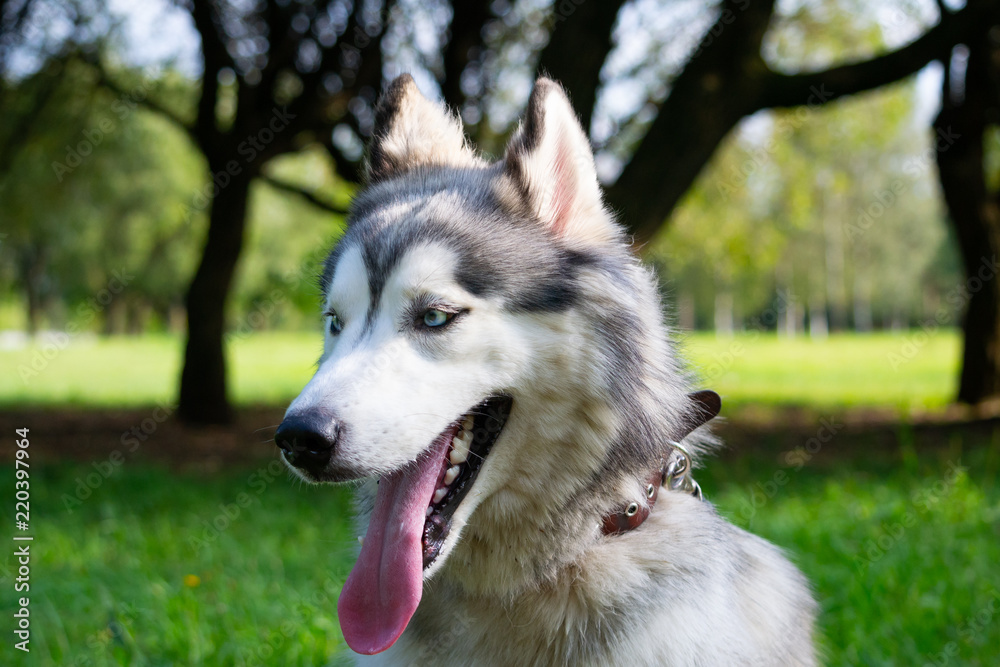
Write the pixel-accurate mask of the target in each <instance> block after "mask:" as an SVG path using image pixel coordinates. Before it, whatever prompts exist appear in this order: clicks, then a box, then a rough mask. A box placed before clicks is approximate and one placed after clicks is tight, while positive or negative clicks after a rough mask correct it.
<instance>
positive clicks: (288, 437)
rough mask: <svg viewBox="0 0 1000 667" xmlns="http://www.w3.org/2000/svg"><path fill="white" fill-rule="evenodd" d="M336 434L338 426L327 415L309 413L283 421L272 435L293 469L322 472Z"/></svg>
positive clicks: (337, 423)
mask: <svg viewBox="0 0 1000 667" xmlns="http://www.w3.org/2000/svg"><path fill="white" fill-rule="evenodd" d="M339 433H340V422H338V421H337V420H336V419H334V418H333V417H332V416H330V415H329V414H326V413H323V412H321V411H317V410H310V411H308V412H302V413H299V414H291V415H288V416H287V417H285V421H283V422H281V426H279V427H278V430H277V432H276V433H275V434H274V443H275V444H276V445H278V447H280V448H281V451H282V453H283V454H284V455H285V460H287V461H288V462H289V463H291V464H292V465H293V466H295V467H296V468H309V469H311V470H321V469H322V468H324V467H326V464H327V463H329V462H330V457H331V456H333V449H334V447H335V446H336V445H337V436H338V435H339Z"/></svg>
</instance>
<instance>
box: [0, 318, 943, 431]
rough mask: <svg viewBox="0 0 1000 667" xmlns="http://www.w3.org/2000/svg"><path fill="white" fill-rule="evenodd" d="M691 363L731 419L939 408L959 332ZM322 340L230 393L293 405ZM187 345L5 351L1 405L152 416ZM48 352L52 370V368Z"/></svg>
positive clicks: (247, 400) (236, 353)
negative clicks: (789, 408)
mask: <svg viewBox="0 0 1000 667" xmlns="http://www.w3.org/2000/svg"><path fill="white" fill-rule="evenodd" d="M681 342H682V345H683V349H684V354H685V357H686V358H687V359H688V360H689V361H690V362H691V365H692V367H693V368H694V369H695V371H697V372H698V373H699V374H700V375H701V377H702V378H703V384H704V386H707V387H711V388H713V389H715V390H716V391H718V392H719V393H720V394H722V396H723V398H724V399H725V400H726V404H727V408H737V409H738V408H739V407H740V406H746V405H749V404H754V403H766V404H769V405H802V406H811V407H815V408H823V409H826V408H831V407H849V406H859V405H865V406H876V407H882V408H892V409H898V410H899V411H901V412H908V411H910V410H913V409H926V408H931V409H933V408H940V407H942V406H944V405H945V404H947V403H948V401H949V400H950V399H951V398H952V397H953V396H954V393H955V387H956V383H957V376H958V361H959V353H960V346H961V341H960V338H959V336H958V335H957V333H955V332H951V331H945V332H939V333H936V334H934V335H933V336H930V337H929V338H925V337H924V336H923V334H922V333H917V334H914V333H900V334H882V333H879V334H869V335H855V334H843V335H835V336H831V337H830V338H828V339H827V340H825V341H821V342H819V341H810V340H809V339H806V338H798V339H794V340H785V339H779V338H777V337H775V336H773V335H764V334H761V335H752V334H751V335H741V336H737V337H735V338H732V339H728V340H727V339H717V338H716V337H715V336H714V335H712V334H690V335H687V336H685V337H684V338H683V339H682V341H681ZM320 345H321V341H320V337H319V335H318V334H309V333H270V332H269V333H256V334H253V335H251V336H249V337H247V338H245V339H243V340H240V341H237V342H236V343H235V344H234V345H233V346H232V348H231V355H230V357H231V358H230V369H231V370H230V372H231V373H232V382H231V391H232V395H233V398H234V399H235V400H236V402H238V403H241V404H275V403H283V402H287V401H289V400H291V399H292V398H293V397H294V396H295V395H296V394H297V393H298V391H299V390H300V389H301V388H302V386H303V385H304V384H305V382H306V381H307V380H308V379H309V377H310V375H311V374H312V372H313V370H314V366H313V364H314V363H315V361H316V359H317V358H318V356H319V352H320ZM181 352H182V341H181V340H180V339H178V338H174V337H168V336H144V337H141V338H115V339H110V340H107V339H91V340H89V341H80V342H76V343H73V344H70V345H69V346H67V347H65V348H64V349H54V348H43V347H33V348H25V349H21V350H0V368H4V369H6V372H5V373H2V374H0V406H17V405H79V406H95V407H114V406H135V405H148V404H152V403H155V402H157V401H171V400H172V399H173V397H174V394H175V391H176V389H175V386H176V382H177V378H178V377H179V364H180V359H181ZM46 353H48V354H49V355H50V356H51V359H47V358H46Z"/></svg>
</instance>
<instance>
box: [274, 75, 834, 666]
mask: <svg viewBox="0 0 1000 667" xmlns="http://www.w3.org/2000/svg"><path fill="white" fill-rule="evenodd" d="M368 163H369V164H368V170H369V179H368V184H367V187H366V188H365V189H364V190H362V191H361V192H360V193H359V195H358V197H357V198H356V199H355V201H354V203H353V207H352V211H351V215H350V221H349V225H348V228H347V231H346V233H345V234H344V236H343V238H342V239H341V240H340V242H339V243H338V244H337V246H336V247H335V248H334V250H333V251H332V253H331V254H330V256H329V258H328V259H327V261H326V264H325V270H324V273H323V277H322V285H323V293H324V303H325V326H326V330H327V331H326V334H325V344H324V351H323V355H322V357H321V358H320V362H319V367H318V370H317V371H316V374H315V376H314V377H313V378H312V380H310V382H309V383H308V385H307V386H306V387H305V389H303V391H302V393H301V394H300V395H299V396H298V398H296V399H295V401H294V402H293V403H292V404H291V406H290V407H289V409H288V412H287V414H286V416H285V420H284V421H283V423H282V424H281V426H280V427H279V429H278V432H277V434H276V436H275V439H276V442H277V444H278V446H279V447H280V448H281V449H282V452H283V456H284V458H285V460H286V461H287V462H288V463H289V464H290V465H291V466H292V468H293V470H295V471H296V472H297V474H299V475H300V476H301V477H302V478H304V479H305V480H308V481H310V482H348V481H354V480H361V489H360V493H359V501H358V508H359V515H360V526H361V528H362V531H361V532H362V533H363V535H364V536H363V538H362V546H361V552H360V554H359V556H358V560H357V563H356V565H355V566H354V569H353V570H352V572H351V573H350V576H349V577H348V579H347V582H346V583H345V585H344V588H343V591H342V593H341V595H340V600H339V603H338V606H337V609H338V615H339V619H340V624H341V628H342V629H343V634H344V638H345V640H346V641H347V644H348V645H349V646H350V647H351V648H352V649H353V650H354V651H356V652H357V653H360V654H366V655H367V656H370V657H361V656H359V657H358V662H359V664H383V665H516V666H518V667H522V666H525V665H574V666H576V665H623V666H628V667H635V666H637V665H705V666H710V667H717V666H720V665H739V666H744V665H761V666H763V665H813V664H815V660H816V658H815V652H814V647H813V641H812V633H813V623H814V616H815V613H816V605H815V603H814V601H813V599H812V597H811V594H810V591H809V586H808V584H807V582H806V580H805V579H804V577H803V576H802V575H801V574H800V573H799V571H798V570H797V569H796V568H795V567H794V566H793V565H791V564H790V563H789V562H788V561H787V560H786V559H785V558H784V557H783V556H782V554H781V552H780V551H779V550H778V549H777V548H775V547H774V546H772V545H771V544H769V543H767V542H765V541H764V540H762V539H760V538H758V537H755V536H753V535H750V534H748V533H746V532H744V531H743V530H740V529H739V528H736V527H735V526H733V525H731V524H729V523H727V522H726V521H725V520H723V519H722V518H720V517H719V516H718V514H716V512H715V510H714V509H713V508H712V506H711V505H710V504H709V503H707V502H704V501H702V500H700V497H699V496H700V493H699V491H698V489H697V486H696V485H694V483H693V480H691V479H690V476H689V474H688V471H689V465H688V464H689V463H690V460H689V459H688V454H690V457H691V458H692V459H694V460H695V461H697V459H698V458H699V457H700V456H702V455H704V454H705V453H706V452H707V451H708V450H709V449H710V446H711V443H712V440H711V437H710V436H707V435H706V434H705V429H704V428H698V427H699V426H700V425H701V424H702V423H703V422H705V421H707V419H709V418H711V417H712V416H714V414H715V413H716V412H717V411H718V407H719V405H718V402H717V401H718V397H717V396H715V394H712V393H711V392H700V393H695V394H689V391H690V389H689V378H688V377H687V375H686V374H685V371H684V370H683V368H682V366H681V364H680V363H679V362H678V360H677V357H676V355H675V352H674V348H673V346H672V344H671V343H670V341H669V339H668V335H667V329H666V327H665V326H664V323H663V319H662V315H661V305H660V300H659V296H658V294H657V289H656V280H655V278H654V276H653V275H652V274H651V272H650V271H649V270H647V269H645V268H643V267H642V266H641V265H640V263H639V261H638V260H637V259H636V257H635V256H634V255H633V253H632V252H631V250H630V246H629V243H628V239H627V238H626V237H625V234H624V232H623V229H622V228H621V227H620V226H619V225H618V224H616V222H615V221H614V219H613V217H612V215H611V213H609V211H608V210H607V208H605V206H604V204H603V202H602V195H601V189H600V186H599V184H598V181H597V177H596V174H595V170H594V161H593V155H592V153H591V149H590V146H589V144H588V142H587V138H586V136H585V134H584V132H583V130H582V129H581V127H580V124H579V122H578V121H577V118H576V116H575V114H574V112H573V109H572V107H571V105H570V103H569V100H568V99H567V97H566V95H565V93H564V92H563V90H562V88H561V87H560V86H559V85H558V84H557V83H554V82H553V81H550V80H547V79H544V78H543V79H539V80H538V81H537V82H536V84H535V87H534V91H533V92H532V94H531V98H530V101H529V104H528V109H527V114H526V117H525V118H524V120H523V122H522V124H521V126H520V128H519V129H518V131H517V132H516V134H515V135H514V137H513V139H512V140H511V141H510V144H509V146H508V147H507V149H506V152H505V154H504V156H503V158H502V159H500V160H498V161H495V162H488V161H486V160H484V159H482V158H480V157H478V156H477V155H476V154H475V153H474V152H473V151H472V150H470V149H469V148H468V147H467V145H466V143H465V139H464V136H463V130H462V126H461V123H460V122H459V121H458V120H457V119H456V118H455V117H454V116H452V115H450V114H449V112H448V111H447V109H446V108H444V107H443V106H442V105H440V104H437V103H434V102H431V101H429V100H427V99H426V98H424V97H423V96H422V95H421V94H420V92H419V91H418V90H417V87H416V85H415V84H414V82H413V80H412V79H411V78H410V77H409V76H407V75H404V76H401V77H399V78H398V79H396V80H395V81H394V82H393V83H392V84H391V85H390V86H389V87H388V88H387V90H386V92H385V93H384V96H383V98H382V100H381V102H380V104H379V107H378V110H377V114H376V128H375V135H374V139H373V140H372V143H371V146H370V149H369V160H368ZM693 430H696V432H694V433H692V431H693ZM661 483H663V484H664V486H663V487H661ZM654 501H657V502H656V504H655V507H654V506H653V503H654Z"/></svg>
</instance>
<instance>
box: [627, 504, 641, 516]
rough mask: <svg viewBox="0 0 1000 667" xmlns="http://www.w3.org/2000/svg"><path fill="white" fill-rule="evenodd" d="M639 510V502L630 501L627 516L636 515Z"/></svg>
mask: <svg viewBox="0 0 1000 667" xmlns="http://www.w3.org/2000/svg"><path fill="white" fill-rule="evenodd" d="M638 512H639V503H629V506H628V507H626V508H625V516H635V515H636V514H637V513H638Z"/></svg>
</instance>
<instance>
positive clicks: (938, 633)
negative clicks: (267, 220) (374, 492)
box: [0, 432, 1000, 666]
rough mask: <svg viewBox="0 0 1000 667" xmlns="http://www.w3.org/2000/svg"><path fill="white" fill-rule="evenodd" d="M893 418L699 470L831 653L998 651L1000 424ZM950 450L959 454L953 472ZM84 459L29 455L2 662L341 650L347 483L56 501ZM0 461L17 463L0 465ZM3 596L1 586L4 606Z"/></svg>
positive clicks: (122, 479)
mask: <svg viewBox="0 0 1000 667" xmlns="http://www.w3.org/2000/svg"><path fill="white" fill-rule="evenodd" d="M900 437H901V440H900V442H901V443H902V446H901V447H898V448H894V449H892V450H889V449H885V448H883V449H881V450H877V448H875V447H867V446H865V444H864V443H857V442H855V443H853V446H852V447H851V448H850V451H861V452H868V453H865V454H860V455H856V456H854V457H851V458H848V459H844V458H841V459H840V460H839V461H838V462H837V463H834V464H828V463H824V464H822V465H815V464H816V463H817V460H813V461H812V462H811V464H810V465H806V466H805V467H803V468H802V469H801V470H796V469H795V467H794V466H792V467H789V466H784V465H779V463H777V462H776V461H785V462H786V463H787V461H786V460H785V459H783V458H780V457H779V458H778V459H773V460H771V459H770V457H769V459H768V460H765V461H764V462H762V459H763V458H764V457H760V456H753V457H751V456H746V457H743V458H738V459H733V460H728V461H726V462H725V463H723V462H717V463H715V464H713V465H710V467H709V469H708V470H705V471H701V472H700V473H699V479H700V480H701V481H702V484H703V486H704V487H705V490H706V494H707V496H708V497H709V498H710V499H711V500H712V501H714V502H716V503H717V504H718V506H719V507H720V510H721V511H722V513H723V514H725V515H726V516H728V517H730V518H732V519H733V520H734V521H735V522H736V523H737V524H740V525H743V526H747V527H749V528H750V529H751V530H753V531H754V532H756V533H758V534H760V535H762V536H764V537H766V538H768V539H771V540H773V541H774V542H776V543H777V544H779V545H781V546H782V547H784V548H785V549H787V550H788V551H789V553H790V555H791V557H792V558H793V559H794V560H795V561H796V562H797V563H798V564H799V565H800V566H801V567H802V569H803V570H804V571H805V572H806V574H807V575H808V576H809V578H810V579H811V581H812V582H813V584H814V586H815V590H816V594H817V597H818V599H819V601H820V604H821V606H822V616H821V619H820V629H821V635H822V637H821V643H822V645H823V647H824V650H825V651H826V654H827V663H828V664H830V665H924V664H928V663H930V664H949V665H982V666H986V665H995V664H996V647H997V646H1000V569H998V568H997V563H1000V539H998V537H1000V487H998V486H997V483H996V479H997V473H998V471H1000V470H998V468H1000V432H994V433H993V434H986V435H978V436H975V437H973V436H969V435H963V434H962V433H956V434H953V435H952V436H950V440H948V441H946V446H945V447H938V448H937V449H934V450H928V449H926V448H924V447H920V448H919V449H920V451H921V453H920V454H919V455H917V454H916V453H915V451H916V450H915V449H914V447H913V446H912V445H911V444H910V441H911V438H910V436H909V435H907V433H906V432H901V436H900ZM839 446H840V445H838V447H839ZM876 451H881V452H883V454H881V455H877V454H876V453H874V452H876ZM957 461H960V462H961V464H962V466H964V467H965V468H967V471H966V472H958V473H952V472H949V467H948V466H949V463H951V462H957ZM94 472H95V468H94V467H93V466H92V465H79V466H73V465H66V464H61V465H58V466H49V467H44V468H42V469H40V470H35V471H34V473H33V474H34V475H35V476H34V477H33V478H32V493H33V497H32V505H33V508H32V509H33V510H34V512H33V515H34V518H35V521H36V525H37V526H38V529H37V531H36V535H37V537H36V541H35V542H34V543H33V546H32V549H33V551H34V554H35V556H34V560H33V569H32V580H31V600H32V605H33V606H32V618H33V625H32V629H33V635H32V655H31V657H32V660H31V661H30V662H29V663H24V662H23V661H21V660H20V658H21V656H20V654H18V653H17V652H16V651H14V649H13V647H12V641H11V639H10V636H9V635H8V637H7V639H6V640H5V641H3V642H0V664H4V665H10V664H38V665H61V666H63V665H108V664H122V665H124V664H130V665H167V664H183V665H213V666H214V665H255V664H266V665H318V664H327V660H328V659H329V658H330V656H331V655H334V654H337V653H338V652H341V651H342V650H343V644H342V639H341V636H340V633H339V627H338V624H337V621H336V617H335V616H336V597H337V592H338V591H339V588H340V586H341V584H342V582H343V579H344V577H345V576H346V573H347V572H348V571H349V568H350V566H351V563H352V558H353V557H352V555H351V554H352V548H353V546H354V545H353V544H352V538H351V537H350V531H349V530H348V523H347V522H348V519H347V516H348V513H349V509H348V498H347V495H346V492H345V491H344V490H340V489H334V488H329V487H324V488H313V487H303V486H302V485H300V484H298V483H293V482H290V481H288V479H287V477H286V475H285V473H283V472H281V473H279V474H277V475H275V476H274V478H273V479H271V481H267V479H265V477H263V476H262V475H261V474H260V473H259V472H255V471H254V470H244V471H235V472H234V471H230V472H228V473H226V474H223V475H218V476H213V477H210V478H208V477H201V476H194V475H176V474H172V473H168V472H165V471H162V470H159V469H155V468H150V467H145V466H143V465H141V464H125V465H124V466H123V467H122V468H121V469H120V470H119V471H118V472H116V473H115V474H113V475H111V476H110V477H109V478H108V479H107V480H106V481H103V482H102V483H101V484H100V485H99V486H97V488H96V489H94V490H93V491H92V493H91V495H90V496H89V497H88V498H86V499H85V500H84V501H82V503H80V504H79V505H76V504H73V506H72V512H70V511H67V509H66V506H65V497H64V494H69V495H71V496H72V494H74V493H75V491H74V490H75V489H76V487H77V486H78V484H79V483H80V480H84V479H85V478H86V476H87V475H89V474H93V473H94ZM779 473H781V474H783V475H784V477H782V476H781V475H780V474H779ZM0 479H3V480H11V479H13V471H12V469H11V467H10V466H5V467H3V468H0ZM776 480H777V481H776ZM9 486H10V483H4V484H3V488H4V489H5V490H7V491H8V493H12V490H11V489H9ZM241 494H242V495H241ZM755 494H756V495H755ZM8 497H9V496H8ZM754 503H756V509H753V504H754ZM241 504H242V505H243V506H241ZM5 511H7V510H5ZM227 514H228V518H227ZM5 519H6V520H10V519H12V517H5ZM213 524H216V526H215V527H213ZM9 551H12V549H11V550H8V556H7V557H6V559H4V560H3V561H0V562H4V563H5V564H6V567H7V568H8V569H7V570H6V571H4V572H3V573H2V574H3V575H4V576H3V580H2V581H0V585H2V586H4V587H5V588H8V590H9V587H10V586H11V581H10V576H11V570H10V568H11V567H12V565H13V560H12V558H11V556H10V555H9ZM192 575H193V576H192ZM194 577H197V579H195V578H194ZM13 604H14V603H13V595H10V594H8V595H4V596H2V598H0V616H3V617H4V618H7V619H10V618H11V614H12V613H13V609H14V607H13ZM8 627H9V623H8ZM942 652H950V653H951V655H949V656H948V657H947V660H946V662H934V660H936V658H935V656H938V655H939V654H941V653H942Z"/></svg>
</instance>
